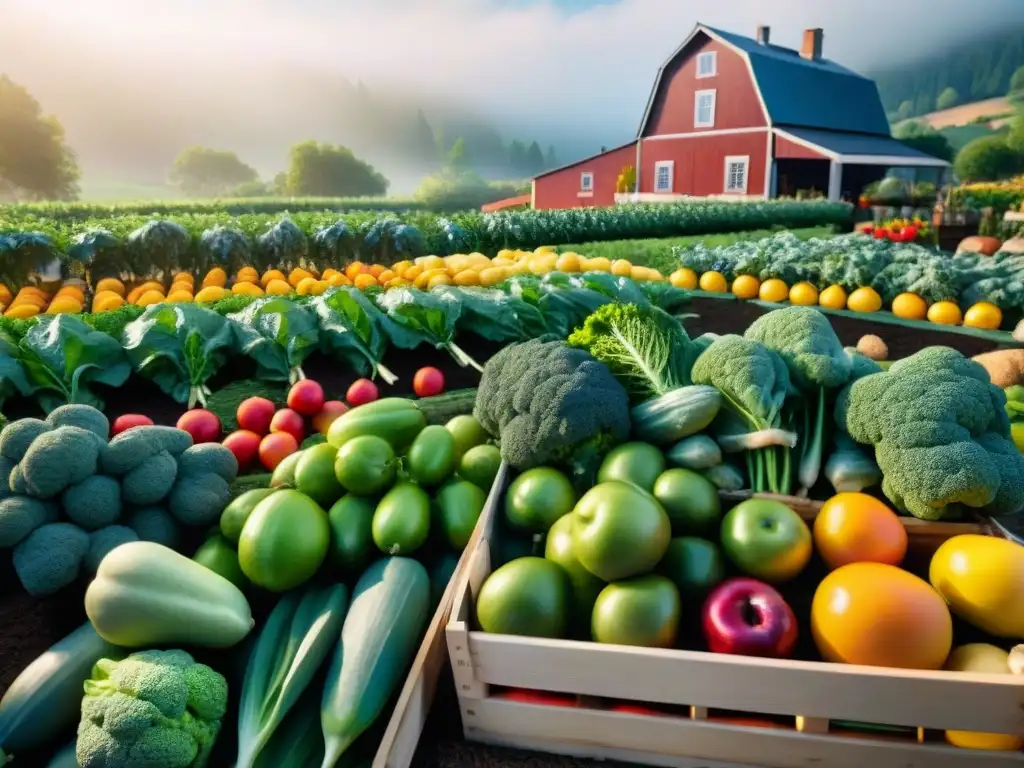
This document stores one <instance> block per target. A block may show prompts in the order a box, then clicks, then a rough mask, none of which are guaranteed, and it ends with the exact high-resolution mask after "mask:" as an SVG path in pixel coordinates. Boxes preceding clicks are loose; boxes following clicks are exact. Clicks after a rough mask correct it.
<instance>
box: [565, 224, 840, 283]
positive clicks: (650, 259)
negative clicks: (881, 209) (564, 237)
mask: <svg viewBox="0 0 1024 768" xmlns="http://www.w3.org/2000/svg"><path fill="white" fill-rule="evenodd" d="M778 231H779V230H777V229H757V230H753V231H750V232H732V233H726V234H714V235H688V236H686V237H663V238H649V239H641V240H608V241H605V242H599V241H598V242H590V243H581V244H579V245H563V246H560V247H559V249H558V250H559V251H562V252H565V251H574V252H576V253H579V254H581V255H583V256H587V257H589V258H594V257H597V256H604V257H605V258H607V259H612V260H613V261H614V260H615V259H626V260H627V261H631V262H632V263H633V264H637V265H640V266H644V267H652V268H653V269H656V270H658V271H659V272H661V273H662V274H664V275H666V276H667V275H668V274H669V273H670V272H672V271H673V270H674V269H676V268H678V266H679V263H678V258H677V257H676V255H675V254H674V253H673V249H674V248H689V247H691V246H694V245H696V244H697V243H703V244H704V245H706V246H707V247H708V248H718V247H721V246H727V245H732V244H733V243H738V242H744V241H748V240H761V239H762V238H765V237H770V236H771V235H773V234H775V233H776V232H778ZM791 231H792V233H793V234H794V235H796V236H797V237H799V238H800V239H801V240H810V239H811V238H812V237H830V236H831V235H833V234H835V230H834V228H833V227H808V228H804V229H794V230H791Z"/></svg>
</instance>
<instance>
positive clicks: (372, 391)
mask: <svg viewBox="0 0 1024 768" xmlns="http://www.w3.org/2000/svg"><path fill="white" fill-rule="evenodd" d="M378 397H380V390H378V389H377V385H376V384H374V383H373V382H372V381H370V380H369V379H357V380H356V381H353V382H352V386H351V387H349V388H348V392H347V393H345V399H346V400H348V404H349V405H352V406H356V405H366V403H372V402H373V401H374V400H376V399H377V398H378Z"/></svg>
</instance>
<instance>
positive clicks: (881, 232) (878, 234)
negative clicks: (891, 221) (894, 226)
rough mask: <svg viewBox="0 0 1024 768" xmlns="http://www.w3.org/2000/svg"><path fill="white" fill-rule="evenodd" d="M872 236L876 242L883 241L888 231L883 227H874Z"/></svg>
mask: <svg viewBox="0 0 1024 768" xmlns="http://www.w3.org/2000/svg"><path fill="white" fill-rule="evenodd" d="M874 235H875V239H876V240H885V238H886V237H888V236H889V230H887V229H886V228H885V227H875V232H874Z"/></svg>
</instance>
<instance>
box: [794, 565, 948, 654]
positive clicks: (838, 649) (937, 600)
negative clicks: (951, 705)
mask: <svg viewBox="0 0 1024 768" xmlns="http://www.w3.org/2000/svg"><path fill="white" fill-rule="evenodd" d="M811 634H812V636H813V637H814V642H815V644H816V645H817V646H818V651H819V652H820V653H821V655H822V657H823V658H824V659H825V660H826V661H832V662H838V663H842V664H866V665H868V666H872V667H897V668H900V669H942V665H943V664H945V663H946V657H947V656H949V651H950V649H951V648H952V646H953V619H952V617H951V616H950V614H949V608H948V607H947V606H946V601H945V600H943V599H942V596H941V595H939V593H938V592H936V591H935V589H933V588H932V586H931V585H930V584H929V583H928V582H926V581H924V580H923V579H920V578H918V577H917V576H915V575H914V574H912V573H909V572H907V571H904V570H902V569H900V568H897V567H896V566H894V565H887V564H885V563H850V564H849V565H844V566H842V567H841V568H837V569H836V570H834V571H832V572H831V573H830V574H828V575H827V576H826V577H825V578H824V579H822V581H821V583H820V584H819V585H818V588H817V590H815V592H814V599H813V600H812V602H811Z"/></svg>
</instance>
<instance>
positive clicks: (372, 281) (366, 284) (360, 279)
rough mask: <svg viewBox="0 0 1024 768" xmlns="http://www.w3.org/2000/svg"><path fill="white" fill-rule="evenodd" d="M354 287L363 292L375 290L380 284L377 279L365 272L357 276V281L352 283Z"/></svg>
mask: <svg viewBox="0 0 1024 768" xmlns="http://www.w3.org/2000/svg"><path fill="white" fill-rule="evenodd" d="M352 285H354V286H355V287H356V288H359V289H360V290H362V289H364V288H373V287H374V286H375V285H380V283H378V282H377V278H375V277H374V276H373V275H371V274H370V273H369V272H363V273H362V274H359V275H356V276H355V279H354V280H353V281H352Z"/></svg>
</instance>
